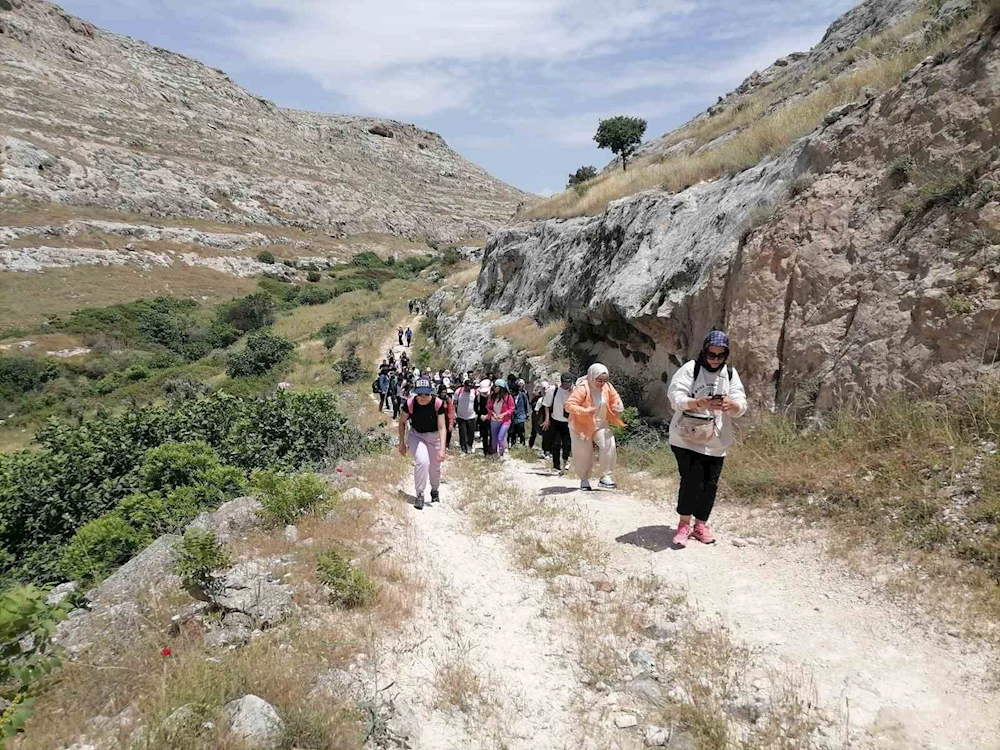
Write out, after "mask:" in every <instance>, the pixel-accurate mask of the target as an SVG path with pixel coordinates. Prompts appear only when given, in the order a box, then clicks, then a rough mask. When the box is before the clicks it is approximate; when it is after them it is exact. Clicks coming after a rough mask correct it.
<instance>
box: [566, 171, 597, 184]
mask: <svg viewBox="0 0 1000 750" xmlns="http://www.w3.org/2000/svg"><path fill="white" fill-rule="evenodd" d="M595 177H597V169H596V168H595V167H580V168H579V169H578V170H576V171H575V172H574V173H573V174H571V175H570V176H569V180H568V181H567V182H566V187H573V186H574V185H580V184H582V183H584V182H586V181H587V180H592V179H593V178H595Z"/></svg>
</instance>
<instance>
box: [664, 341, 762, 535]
mask: <svg viewBox="0 0 1000 750" xmlns="http://www.w3.org/2000/svg"><path fill="white" fill-rule="evenodd" d="M728 359H729V337H728V336H727V335H726V334H725V333H723V332H722V331H718V330H714V331H712V332H710V333H709V334H708V336H706V337H705V342H704V344H702V347H701V352H700V353H699V354H698V357H697V359H694V360H691V361H690V362H687V363H686V364H684V365H683V366H682V367H681V368H680V369H679V370H678V371H677V372H675V373H674V377H673V378H672V379H671V380H670V387H669V388H668V390H667V395H668V397H669V398H670V403H671V405H672V406H673V407H674V416H673V418H672V419H671V420H670V449H671V450H672V451H673V453H674V456H675V457H676V459H677V470H678V473H679V474H680V487H679V489H678V491H677V513H678V514H679V515H680V520H679V521H678V522H677V531H676V533H675V534H674V544H676V545H677V546H679V547H686V546H687V543H688V539H689V538H690V537H692V536H693V537H694V538H695V539H697V540H698V541H699V542H703V543H704V544H712V543H714V542H715V535H714V534H713V533H712V530H711V528H709V526H708V518H709V516H710V515H711V514H712V508H713V506H714V505H715V495H716V492H717V491H718V488H719V476H720V475H721V474H722V464H723V462H724V461H725V457H726V452H727V451H728V450H729V446H730V445H732V442H733V419H736V418H738V417H742V416H743V415H744V414H746V411H747V397H746V392H745V391H744V389H743V382H742V381H741V380H740V375H739V373H738V372H736V369H735V368H734V367H733V366H732V365H727V364H726V361H727V360H728ZM692 517H694V526H693V527H692V526H691V519H692Z"/></svg>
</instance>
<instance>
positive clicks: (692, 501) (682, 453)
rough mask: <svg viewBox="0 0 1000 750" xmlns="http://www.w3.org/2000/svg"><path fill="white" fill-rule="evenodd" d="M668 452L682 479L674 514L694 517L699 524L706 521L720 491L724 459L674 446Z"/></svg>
mask: <svg viewBox="0 0 1000 750" xmlns="http://www.w3.org/2000/svg"><path fill="white" fill-rule="evenodd" d="M670 450H672V451H673V452H674V457H675V458H676V459H677V471H678V473H679V474H680V476H681V483H680V489H678V491H677V513H678V514H679V515H682V516H694V517H695V518H697V519H698V520H699V521H708V517H709V516H710V515H712V507H713V506H714V505H715V495H716V493H717V492H718V490H719V476H720V475H721V474H722V464H723V462H724V461H725V460H726V459H725V458H724V457H722V456H706V455H705V454H704V453H698V452H697V451H692V450H688V449H687V448H678V447H677V446H676V445H671V446H670Z"/></svg>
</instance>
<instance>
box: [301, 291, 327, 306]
mask: <svg viewBox="0 0 1000 750" xmlns="http://www.w3.org/2000/svg"><path fill="white" fill-rule="evenodd" d="M332 299H333V292H332V291H330V290H329V289H325V288H323V287H321V286H309V287H306V288H305V289H303V290H302V291H300V292H299V295H298V300H299V302H300V303H301V304H303V305H322V304H324V303H326V302H329V301H330V300H332Z"/></svg>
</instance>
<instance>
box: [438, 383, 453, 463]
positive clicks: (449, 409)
mask: <svg viewBox="0 0 1000 750" xmlns="http://www.w3.org/2000/svg"><path fill="white" fill-rule="evenodd" d="M453 395H454V391H451V390H449V389H448V388H447V387H446V386H445V385H444V384H443V383H442V384H441V385H439V386H438V398H439V399H441V400H442V401H443V402H444V406H445V417H446V419H445V426H446V427H447V433H446V435H445V441H444V445H445V448H448V449H450V448H451V435H452V432H453V431H454V429H455V402H454V401H453V400H452V396H453Z"/></svg>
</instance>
